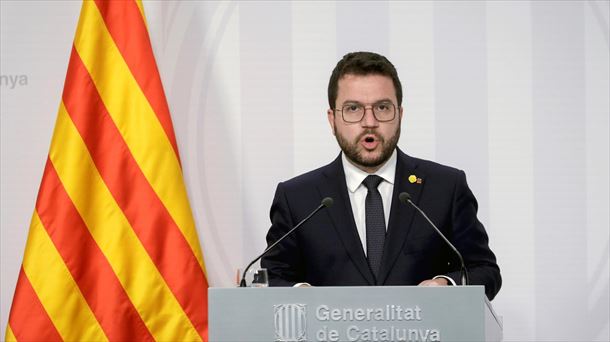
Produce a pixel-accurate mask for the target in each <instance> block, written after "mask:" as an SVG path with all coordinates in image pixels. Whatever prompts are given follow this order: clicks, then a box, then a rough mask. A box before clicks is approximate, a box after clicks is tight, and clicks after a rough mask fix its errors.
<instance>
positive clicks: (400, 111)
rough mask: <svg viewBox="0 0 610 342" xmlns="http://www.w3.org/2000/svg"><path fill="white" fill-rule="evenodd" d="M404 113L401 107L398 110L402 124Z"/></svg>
mask: <svg viewBox="0 0 610 342" xmlns="http://www.w3.org/2000/svg"><path fill="white" fill-rule="evenodd" d="M402 111H403V106H400V108H399V109H398V115H400V121H401V122H402Z"/></svg>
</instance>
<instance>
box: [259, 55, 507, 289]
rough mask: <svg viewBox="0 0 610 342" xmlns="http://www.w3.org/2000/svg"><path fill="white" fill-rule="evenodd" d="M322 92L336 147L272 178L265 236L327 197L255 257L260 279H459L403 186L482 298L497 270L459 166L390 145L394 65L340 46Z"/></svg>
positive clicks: (394, 137)
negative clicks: (307, 168) (293, 172)
mask: <svg viewBox="0 0 610 342" xmlns="http://www.w3.org/2000/svg"><path fill="white" fill-rule="evenodd" d="M328 99H329V105H330V109H328V112H327V116H328V121H329V123H330V126H331V128H332V130H333V133H334V135H335V137H336V139H337V142H338V143H339V146H340V147H341V150H342V153H341V154H340V155H339V157H337V158H336V159H335V160H334V161H333V162H332V163H330V164H329V165H326V166H324V167H321V168H319V169H317V170H314V171H311V172H308V173H306V174H303V175H301V176H298V177H296V178H293V179H291V180H289V181H286V182H282V183H280V184H279V185H278V187H277V190H276V193H275V198H274V200H273V204H272V206H271V222H272V225H271V228H270V229H269V232H268V234H267V242H268V243H269V244H272V243H273V242H275V241H277V240H278V239H279V238H280V237H281V236H282V235H283V234H284V233H286V232H287V231H288V230H290V229H291V228H292V227H294V225H296V224H297V223H298V222H299V221H301V220H302V219H303V218H305V217H306V216H307V215H308V214H309V213H310V212H311V211H312V210H313V209H315V208H316V207H317V206H318V205H320V202H321V200H322V199H323V198H324V197H332V198H333V199H334V205H333V206H332V207H330V208H328V209H324V211H322V212H320V213H318V214H317V215H316V216H314V217H313V218H312V219H311V220H310V221H308V222H307V223H306V224H305V225H303V226H302V227H301V228H300V229H299V230H297V231H295V232H294V233H293V234H292V235H291V236H289V237H287V238H286V239H285V240H284V241H282V242H281V243H280V244H279V245H278V246H276V248H275V249H273V250H272V251H270V253H269V254H268V255H267V256H265V257H264V258H263V259H262V261H261V265H262V267H264V268H267V270H268V273H269V281H270V285H271V286H294V285H301V284H307V285H313V286H362V285H422V286H444V285H455V284H459V283H460V264H459V259H458V258H457V257H456V255H455V254H454V252H452V250H451V249H450V248H449V247H448V246H447V245H446V244H445V243H444V241H442V239H441V238H440V237H439V236H438V235H437V234H436V232H434V230H433V228H432V227H430V226H429V223H428V222H427V221H426V220H425V219H424V218H423V217H422V216H421V215H420V214H419V213H417V212H416V211H415V209H413V208H412V207H411V206H407V205H405V204H403V203H401V202H400V201H399V199H398V197H399V194H400V193H402V192H407V193H409V194H410V196H411V198H412V201H413V202H414V203H415V204H417V205H418V206H419V207H420V208H421V209H422V210H423V211H424V212H426V213H427V214H428V216H429V217H430V219H431V220H432V222H434V223H435V224H436V225H437V227H438V228H439V229H440V230H441V231H442V232H443V234H445V236H447V237H448V239H449V240H450V241H451V242H452V243H453V244H454V245H455V247H456V248H457V249H458V250H459V251H460V252H461V253H462V255H463V258H464V262H465V264H466V267H467V269H468V273H469V277H470V284H471V285H484V286H485V292H486V294H487V296H488V297H489V299H492V298H493V297H494V296H495V295H496V294H497V292H498V290H499V289H500V285H501V277H500V270H499V268H498V265H497V264H496V258H495V255H494V254H493V252H492V251H491V250H490V249H489V246H488V237H487V234H486V232H485V229H484V228H483V225H482V224H481V222H479V220H478V219H477V216H476V214H477V202H476V199H475V197H474V195H473V194H472V192H471V191H470V189H469V188H468V185H467V183H466V176H465V174H464V172H463V171H460V170H457V169H454V168H451V167H447V166H443V165H440V164H437V163H434V162H431V161H426V160H421V159H417V158H413V157H410V156H408V155H406V154H405V153H403V152H402V151H401V150H400V149H398V148H397V147H396V145H397V143H398V139H399V137H400V124H401V120H402V115H403V108H402V105H401V104H402V86H401V84H400V80H399V78H398V75H397V72H396V69H395V68H394V66H393V65H392V64H391V63H390V62H389V61H388V60H387V59H386V58H385V57H383V56H381V55H378V54H375V53H370V52H355V53H350V54H347V55H345V56H344V57H343V59H341V61H339V63H338V64H337V66H336V67H335V69H334V70H333V73H332V75H331V78H330V82H329V86H328Z"/></svg>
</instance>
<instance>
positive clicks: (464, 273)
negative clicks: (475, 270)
mask: <svg viewBox="0 0 610 342" xmlns="http://www.w3.org/2000/svg"><path fill="white" fill-rule="evenodd" d="M398 199H399V200H400V201H401V202H402V203H404V204H405V205H407V204H410V205H411V206H413V208H415V209H416V210H417V211H419V213H420V214H421V215H422V216H423V217H424V218H425V219H426V220H427V221H428V223H430V225H431V226H432V228H434V230H436V233H437V234H438V235H440V237H442V238H443V240H445V243H447V245H449V247H451V249H452V250H453V251H454V252H455V254H457V256H458V258H459V259H460V264H461V270H460V271H461V273H462V285H468V270H466V265H464V259H463V258H462V254H461V253H460V252H459V251H458V250H457V248H455V246H454V245H453V244H452V243H451V242H449V240H448V239H447V238H446V237H445V235H444V234H443V233H441V231H440V229H438V228H437V227H436V225H435V224H434V223H432V221H431V220H430V219H429V218H428V215H426V214H425V213H424V211H423V210H421V209H419V207H418V206H416V205H415V203H413V201H411V195H409V193H407V192H401V193H400V194H398Z"/></svg>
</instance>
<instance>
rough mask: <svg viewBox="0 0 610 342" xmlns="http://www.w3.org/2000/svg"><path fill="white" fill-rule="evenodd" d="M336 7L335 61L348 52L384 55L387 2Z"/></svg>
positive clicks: (386, 45)
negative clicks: (370, 52)
mask: <svg viewBox="0 0 610 342" xmlns="http://www.w3.org/2000/svg"><path fill="white" fill-rule="evenodd" d="M336 6H337V12H336V13H337V15H336V19H335V23H336V25H337V60H338V59H339V58H341V57H342V56H343V55H345V54H346V53H348V52H352V51H372V52H377V53H380V54H382V55H386V54H387V53H388V51H389V50H390V49H389V33H388V32H389V30H390V20H389V14H388V2H387V1H375V2H368V1H337V2H336ZM330 52H331V51H329V53H330ZM391 59H392V58H390V60H391ZM335 63H336V62H335ZM329 76H330V73H329Z"/></svg>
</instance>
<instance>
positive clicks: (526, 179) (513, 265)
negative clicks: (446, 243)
mask: <svg viewBox="0 0 610 342" xmlns="http://www.w3.org/2000/svg"><path fill="white" fill-rule="evenodd" d="M530 19H531V7H530V4H529V3H528V2H525V1H524V2H518V3H516V2H487V56H488V64H487V77H488V82H487V92H488V94H489V96H488V107H489V114H488V120H489V121H488V124H489V137H488V138H489V150H490V153H489V190H490V191H489V202H490V203H489V223H488V225H487V229H488V232H489V234H490V239H491V243H490V244H491V247H492V249H493V251H494V252H496V256H497V257H498V264H499V265H500V270H501V272H502V275H504V277H503V280H502V290H501V291H500V294H499V295H498V296H497V297H496V298H495V299H494V304H496V303H499V304H497V305H503V306H506V305H508V306H510V305H515V306H518V307H519V308H520V310H519V311H520V313H519V315H515V316H514V317H511V324H510V326H511V328H509V327H508V326H505V327H506V329H507V330H506V331H508V330H510V331H511V335H510V336H511V339H515V340H519V341H534V340H535V336H534V331H535V326H536V320H535V306H534V305H535V292H534V283H535V280H536V273H535V267H534V263H533V262H532V260H534V258H535V257H536V255H535V248H536V246H535V226H534V212H533V207H534V199H533V198H534V179H533V178H534V177H533V176H534V165H533V163H534V157H533V149H532V142H533V139H534V138H533V128H532V125H533V124H532V121H533V119H532V39H531V26H530V25H511V23H515V22H521V21H523V22H526V23H529V22H530ZM507 27H511V29H510V30H507V29H506V28H507ZM492 151H493V152H492ZM515 236H518V237H519V238H518V239H516V238H515ZM513 327H514V328H513Z"/></svg>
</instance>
